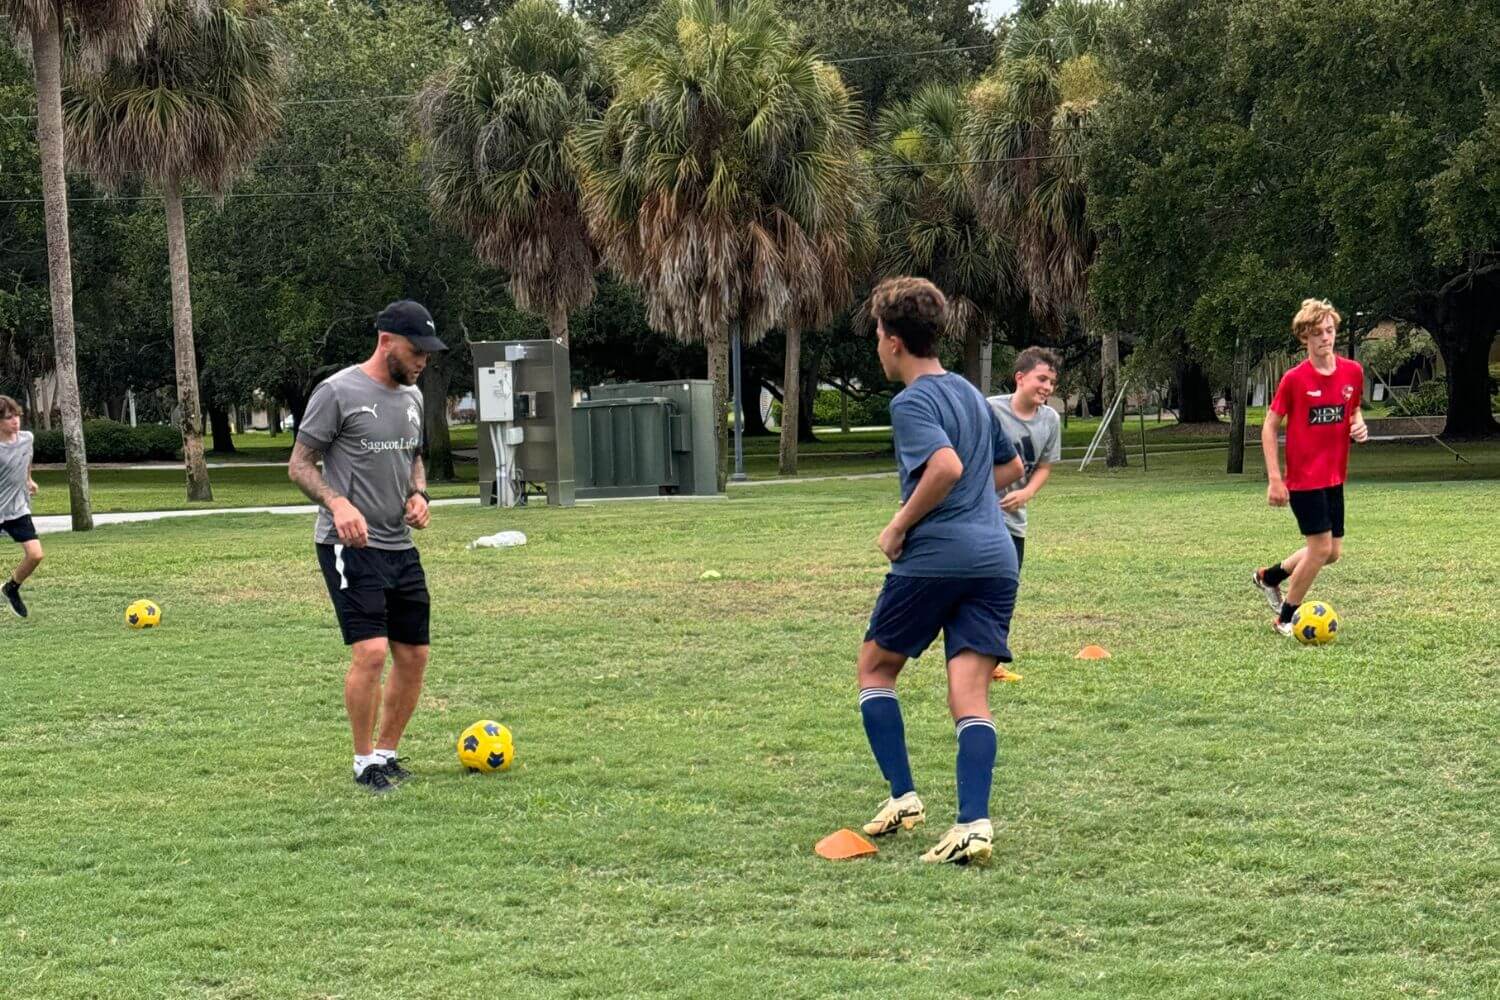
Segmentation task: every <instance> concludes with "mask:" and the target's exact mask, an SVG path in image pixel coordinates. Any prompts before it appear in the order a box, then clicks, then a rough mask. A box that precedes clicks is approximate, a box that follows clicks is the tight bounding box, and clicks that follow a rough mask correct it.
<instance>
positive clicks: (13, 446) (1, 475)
mask: <svg viewBox="0 0 1500 1000" xmlns="http://www.w3.org/2000/svg"><path fill="white" fill-rule="evenodd" d="M32 440H33V438H32V435H31V432H30V431H22V432H21V433H20V434H17V435H16V439H15V440H14V441H0V521H14V520H15V519H16V518H18V517H25V516H26V515H27V514H30V513H31V496H30V495H29V494H28V493H27V492H26V478H27V477H26V473H28V472H30V471H31V448H32Z"/></svg>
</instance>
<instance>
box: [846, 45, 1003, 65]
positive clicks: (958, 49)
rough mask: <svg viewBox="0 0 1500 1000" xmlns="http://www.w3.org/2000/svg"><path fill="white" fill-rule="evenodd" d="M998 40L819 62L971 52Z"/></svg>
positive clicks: (992, 46) (861, 60) (864, 60)
mask: <svg viewBox="0 0 1500 1000" xmlns="http://www.w3.org/2000/svg"><path fill="white" fill-rule="evenodd" d="M998 44H1000V43H999V42H986V43H985V44H983V45H945V46H943V47H942V48H938V49H911V50H909V51H906V52H880V53H877V54H875V55H871V56H849V57H847V58H844V59H823V60H820V61H821V62H825V63H828V64H829V65H831V66H842V65H844V64H845V63H857V62H871V61H873V60H876V59H898V58H900V57H902V56H935V55H939V54H941V53H944V52H973V51H975V50H977V49H993V48H994V47H995V46H996V45H998Z"/></svg>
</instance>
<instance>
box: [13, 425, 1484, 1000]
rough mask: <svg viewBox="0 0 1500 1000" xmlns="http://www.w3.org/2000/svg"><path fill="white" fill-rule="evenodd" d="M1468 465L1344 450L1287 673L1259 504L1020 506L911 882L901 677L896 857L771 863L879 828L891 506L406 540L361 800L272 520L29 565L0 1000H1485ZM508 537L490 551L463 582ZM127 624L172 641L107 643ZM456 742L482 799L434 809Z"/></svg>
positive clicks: (1143, 486)
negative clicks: (862, 667)
mask: <svg viewBox="0 0 1500 1000" xmlns="http://www.w3.org/2000/svg"><path fill="white" fill-rule="evenodd" d="M1471 458H1473V459H1474V460H1475V462H1476V465H1475V466H1472V467H1466V466H1457V465H1456V464H1455V463H1454V462H1453V460H1452V459H1451V458H1449V457H1448V456H1447V455H1446V454H1444V453H1442V452H1440V451H1438V450H1437V449H1435V448H1433V447H1432V446H1406V447H1384V448H1370V449H1360V450H1357V451H1356V468H1355V484H1354V485H1353V486H1352V487H1351V490H1350V495H1349V518H1350V520H1349V524H1350V528H1349V530H1350V536H1349V541H1348V545H1347V548H1346V553H1347V555H1346V558H1345V560H1344V562H1342V563H1340V564H1339V565H1338V566H1336V567H1333V568H1331V569H1330V570H1328V571H1327V575H1326V577H1325V578H1324V579H1323V580H1322V581H1320V583H1319V586H1318V587H1317V595H1318V596H1319V597H1320V598H1322V599H1325V600H1328V601H1330V602H1332V603H1333V604H1334V605H1335V606H1336V607H1338V609H1339V610H1340V611H1341V612H1342V613H1343V615H1344V620H1345V632H1344V634H1343V637H1342V639H1341V640H1340V642H1339V643H1338V644H1336V645H1334V646H1332V647H1328V648H1324V649H1304V648H1301V647H1298V646H1296V645H1295V644H1293V643H1291V642H1290V641H1289V640H1285V639H1280V638H1278V637H1276V636H1274V635H1272V633H1271V632H1270V629H1269V625H1268V623H1269V611H1268V609H1267V608H1266V607H1265V605H1264V604H1263V603H1262V601H1261V598H1260V597H1259V596H1258V595H1257V594H1256V593H1254V592H1252V591H1251V589H1250V587H1249V586H1248V584H1247V582H1246V580H1245V577H1246V575H1247V573H1248V570H1249V568H1250V567H1251V565H1252V564H1255V563H1257V562H1264V561H1265V560H1267V559H1270V558H1273V557H1275V556H1277V555H1279V554H1281V553H1283V552H1284V551H1285V550H1286V549H1287V548H1288V547H1289V546H1290V544H1291V542H1292V540H1293V537H1294V531H1293V527H1292V521H1291V517H1290V515H1289V514H1287V513H1286V512H1284V511H1271V510H1269V509H1267V508H1266V507H1265V505H1264V501H1263V499H1262V491H1263V486H1261V485H1260V484H1259V479H1258V477H1254V476H1251V477H1245V478H1243V479H1237V480H1236V479H1230V478H1228V477H1225V476H1223V475H1222V472H1221V471H1220V470H1221V466H1222V461H1223V458H1222V454H1207V455H1205V454H1201V453H1192V454H1178V455H1173V456H1163V457H1162V459H1161V460H1160V461H1157V460H1156V457H1155V456H1153V461H1152V467H1151V471H1150V472H1149V473H1142V472H1141V471H1140V470H1139V468H1138V467H1136V468H1132V469H1131V470H1129V471H1127V472H1125V473H1114V474H1108V473H1105V472H1103V471H1102V470H1097V471H1096V470H1090V472H1089V473H1087V474H1083V475H1080V474H1077V473H1076V472H1072V471H1068V470H1063V471H1060V473H1059V475H1058V476H1056V477H1055V479H1054V481H1053V483H1052V485H1050V486H1049V487H1048V489H1047V491H1046V492H1045V493H1044V494H1043V495H1042V497H1041V498H1040V499H1039V501H1038V502H1037V504H1036V505H1035V507H1034V509H1033V514H1032V517H1033V529H1032V530H1033V538H1032V542H1031V546H1030V548H1029V549H1028V562H1027V571H1026V577H1025V581H1024V584H1023V587H1022V591H1021V603H1020V607H1019V610H1018V614H1017V619H1016V623H1015V630H1014V632H1013V645H1014V647H1015V649H1016V651H1017V654H1018V657H1019V662H1018V664H1017V665H1016V669H1017V670H1018V671H1019V672H1020V673H1022V674H1023V675H1024V678H1025V679H1024V680H1023V681H1021V682H1020V683H1019V684H1007V685H1000V686H997V687H996V689H995V691H994V699H993V700H994V704H995V710H996V717H997V723H998V725H999V730H1000V757H999V764H998V769H997V779H996V794H995V811H994V817H995V821H996V831H997V851H996V858H995V863H994V864H993V865H992V866H991V867H989V868H988V869H974V870H967V869H952V868H943V869H940V870H933V869H930V868H928V867H926V866H923V865H920V864H919V863H918V862H917V857H918V854H919V853H920V852H921V850H923V849H925V847H926V846H928V845H930V844H931V842H932V841H933V840H934V839H935V837H936V836H937V834H938V833H940V832H941V830H942V829H943V828H944V827H945V826H946V825H947V823H948V822H949V821H950V820H951V814H952V810H953V805H954V803H953V790H952V781H953V748H954V738H953V735H952V728H951V725H950V723H949V721H948V718H947V712H946V708H945V704H944V694H943V683H942V671H941V666H940V664H939V663H938V661H937V660H935V659H934V658H933V657H932V656H931V655H929V656H928V657H924V658H923V659H922V660H921V661H919V662H918V664H916V665H915V666H914V667H913V668H912V669H911V670H910V671H909V674H908V676H907V677H905V678H904V679H903V688H902V690H903V695H902V697H903V706H904V710H905V715H906V723H907V731H908V735H909V738H910V744H911V752H912V761H913V768H914V773H915V775H916V777H917V783H918V787H919V789H920V790H921V791H922V793H923V795H924V797H925V798H926V800H927V803H928V806H929V810H930V812H931V818H930V819H929V826H928V827H926V828H921V827H919V828H918V829H917V831H916V832H915V833H914V834H911V835H903V836H901V837H899V838H897V839H896V840H894V841H892V842H889V843H882V849H881V853H880V855H879V856H878V857H877V858H874V859H870V860H867V861H859V862H849V863H843V864H834V863H829V862H824V861H821V860H819V859H818V858H816V857H814V855H813V854H812V851H811V847H812V844H813V843H814V842H815V841H816V840H817V839H818V838H819V837H820V836H822V835H823V834H825V833H828V832H829V831H831V830H833V829H835V828H837V827H840V826H853V825H856V824H857V823H858V822H861V821H863V820H864V819H866V818H867V817H868V815H869V814H870V813H871V812H872V811H873V809H874V808H875V806H876V805H878V803H879V801H880V799H881V798H882V797H883V795H884V794H885V792H884V789H883V787H882V785H881V783H880V780H879V777H878V772H877V770H876V768H875V765H874V762H873V761H872V760H871V758H870V753H869V750H868V748H867V746H866V744H865V741H864V735H863V732H862V730H861V728H860V723H859V714H858V710H857V707H856V700H855V692H854V683H853V657H854V652H855V650H856V648H857V646H858V644H859V641H860V638H861V636H862V630H863V626H864V623H865V619H866V616H867V614H868V611H869V608H870V605H871V603H872V601H873V599H874V597H875V594H876V591H877V589H878V587H879V584H880V580H881V574H882V572H883V568H882V562H881V560H880V557H879V555H878V553H877V552H876V550H875V547H874V538H875V536H876V533H877V532H878V530H879V528H880V527H881V526H882V525H883V523H884V521H885V519H886V517H887V516H888V514H889V513H890V510H891V508H892V505H893V501H894V490H895V484H894V482H893V481H891V480H864V481H838V482H821V483H806V484H794V485H786V486H765V487H758V488H752V489H742V490H736V491H734V492H733V493H732V494H731V497H732V498H731V500H730V501H729V502H725V503H713V504H680V505H669V504H645V505H642V504H616V505H607V506H600V507H591V508H578V509H574V510H568V511H558V510H547V509H542V508H531V509H527V510H524V511H518V512H510V513H501V512H497V511H494V510H481V509H477V508H472V509H471V508H468V507H444V508H439V509H438V510H437V511H436V512H435V515H434V519H433V527H432V529H431V530H429V531H428V532H426V534H425V536H424V537H423V538H422V539H421V541H422V545H423V554H424V561H425V562H426V564H427V567H428V572H429V575H430V578H431V583H432V589H433V594H434V601H435V605H434V631H435V641H434V646H433V655H432V666H431V669H430V672H429V675H428V681H427V688H426V693H425V695H424V698H423V702H422V705H421V707H420V709H419V710H418V713H417V715H416V717H415V719H414V720H413V723H412V726H411V728H410V730H409V733H408V737H407V741H406V743H405V744H404V746H403V753H405V754H407V755H409V756H410V757H411V758H412V764H411V767H412V768H413V770H414V771H415V772H417V774H418V778H417V779H415V780H414V781H413V783H411V784H410V785H408V786H407V787H405V788H403V789H402V790H401V791H400V792H399V793H397V794H396V795H393V796H389V797H387V798H385V799H380V800H376V799H371V798H369V797H368V796H366V795H364V794H363V793H361V792H359V791H358V790H357V789H356V788H355V786H354V785H353V783H352V782H351V781H350V779H349V758H348V754H349V751H348V746H347V736H346V729H345V723H344V717H343V706H342V699H341V678H342V674H343V669H344V663H345V655H344V650H343V648H342V647H341V645H340V644H339V640H338V636H337V632H336V629H335V627H334V623H333V620H332V615H331V612H330V611H329V609H328V607H327V598H326V595H325V594H324V592H323V590H322V583H321V580H320V578H319V577H318V575H317V572H316V569H315V567H314V564H313V561H312V558H311V547H310V543H309V533H310V524H309V521H310V519H309V518H306V517H276V516H264V515H232V516H225V517H216V518H205V519H197V520H191V521H177V522H161V523H156V524H140V525H126V526H114V527H108V528H104V529H101V530H99V531H96V532H94V533H92V534H91V535H83V536H72V535H63V536H50V537H49V538H48V539H47V546H48V551H49V559H48V562H47V563H46V564H45V565H44V566H43V568H42V571H41V573H40V575H39V577H38V578H37V580H36V582H35V584H34V585H33V586H30V587H28V592H29V596H30V598H31V600H32V602H33V607H34V611H35V614H34V617H33V618H32V619H31V620H29V621H27V622H17V621H15V620H13V619H6V620H3V621H0V650H3V651H4V656H3V662H4V665H5V669H4V680H3V686H0V720H3V724H0V761H3V767H0V997H4V998H6V1000H30V998H48V1000H57V998H74V997H77V998H83V997H101V998H115V997H130V998H135V997H141V998H147V997H150V998H157V997H162V998H188V997H192V998H225V1000H228V998H234V1000H263V998H293V997H297V998H313V997H317V998H331V997H347V998H360V1000H386V998H391V1000H395V998H403V1000H405V998H449V997H460V996H516V997H547V998H551V997H559V998H584V997H606V996H612V997H613V996H618V997H674V998H696V997H705V996H711V997H720V998H728V997H736V998H738V997H835V996H837V997H868V998H876V997H881V998H884V997H891V996H905V997H923V998H926V997H935V998H949V997H954V998H956V997H1000V996H1021V997H1055V998H1064V997H1066V998H1073V997H1084V998H1099V1000H1105V998H1108V1000H1119V998H1179V997H1182V998H1185V997H1216V998H1218V997H1240V998H1257V1000H1258V998H1267V997H1299V998H1301V997H1305V998H1345V997H1372V998H1373V997H1393V996H1415V997H1465V998H1467V997H1493V996H1496V995H1500V931H1497V928H1500V853H1497V844H1500V813H1497V811H1496V808H1495V803H1496V801H1497V793H1500V743H1497V739H1496V736H1497V722H1496V720H1497V714H1500V712H1497V710H1500V654H1497V652H1496V646H1495V637H1496V636H1497V635H1500V602H1497V601H1496V600H1495V594H1496V593H1497V592H1500V539H1497V537H1496V534H1495V531H1494V528H1495V523H1496V522H1495V517H1494V511H1495V510H1496V509H1497V506H1500V448H1497V447H1495V446H1489V447H1485V448H1477V449H1474V453H1473V454H1472V455H1471ZM1455 475H1459V476H1462V477H1465V478H1464V479H1463V480H1461V481H1445V480H1446V478H1447V477H1451V476H1455ZM501 527H516V528H520V529H521V530H524V531H525V532H527V534H528V535H529V536H530V544H528V545H527V546H526V547H524V548H521V549H514V550H500V551H497V550H481V551H477V552H470V551H467V550H466V549H465V548H464V544H465V543H466V542H468V541H469V540H470V539H472V538H474V537H476V536H477V535H480V534H484V533H489V532H491V531H495V530H498V529H499V528H501ZM710 568H712V569H716V570H719V571H720V572H721V573H722V574H723V579H722V580H719V581H715V582H700V581H699V579H698V577H699V574H700V573H701V572H702V571H703V570H705V569H710ZM143 596H150V597H152V598H154V599H156V600H157V601H159V602H160V603H161V604H162V606H163V607H164V608H165V609H166V619H165V624H164V626H163V627H162V628H161V629H159V630H157V631H154V632H144V633H136V632H131V631H129V630H127V629H125V627H124V626H123V624H122V623H121V620H120V614H121V611H122V610H123V608H124V607H125V605H126V603H127V602H128V601H130V600H132V599H134V598H137V597H143ZM1086 642H1098V643H1101V644H1102V645H1104V646H1106V647H1107V648H1109V649H1110V650H1111V651H1112V652H1113V654H1114V656H1113V658H1112V659H1110V660H1108V661H1104V662H1102V663H1082V662H1078V661H1075V660H1074V659H1073V658H1072V654H1073V653H1074V652H1075V651H1076V650H1077V649H1078V648H1079V647H1080V646H1081V645H1083V644H1084V643H1086ZM480 718H497V719H500V720H501V721H503V722H506V723H507V724H509V725H510V726H511V727H512V729H513V730H514V731H515V734H516V740H517V750H518V753H519V759H518V762H517V764H516V766H515V768H514V769H513V770H512V771H511V772H509V773H506V774H503V775H497V776H486V777H470V776H466V775H463V774H461V773H460V771H459V768H458V766H457V763H456V761H455V760H454V756H453V740H454V737H455V736H456V734H457V733H458V732H459V730H460V729H461V728H462V727H463V726H465V725H467V724H468V723H470V722H472V721H474V720H476V719H480Z"/></svg>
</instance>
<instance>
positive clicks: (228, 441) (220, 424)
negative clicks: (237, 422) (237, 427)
mask: <svg viewBox="0 0 1500 1000" xmlns="http://www.w3.org/2000/svg"><path fill="white" fill-rule="evenodd" d="M208 427H209V432H210V433H211V434H212V435H213V438H214V454H215V455H233V454H234V429H233V428H232V427H231V426H230V424H229V410H228V409H226V408H225V407H222V406H210V407H209V408H208Z"/></svg>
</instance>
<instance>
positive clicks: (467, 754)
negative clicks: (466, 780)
mask: <svg viewBox="0 0 1500 1000" xmlns="http://www.w3.org/2000/svg"><path fill="white" fill-rule="evenodd" d="M515 759H516V744H515V740H514V739H512V738H511V735H510V730H509V729H507V728H505V727H504V726H502V725H500V723H498V722H491V721H490V720H488V719H485V720H483V721H480V722H476V723H474V724H473V725H472V726H470V727H469V728H468V729H465V730H464V731H463V732H462V733H460V734H459V737H458V762H459V763H460V764H462V765H463V766H464V767H466V768H468V769H469V770H470V771H481V772H484V773H489V772H491V771H508V770H510V765H511V764H512V762H514V761H515Z"/></svg>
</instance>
